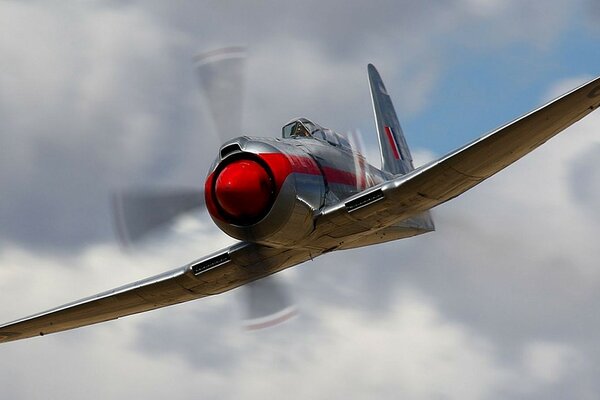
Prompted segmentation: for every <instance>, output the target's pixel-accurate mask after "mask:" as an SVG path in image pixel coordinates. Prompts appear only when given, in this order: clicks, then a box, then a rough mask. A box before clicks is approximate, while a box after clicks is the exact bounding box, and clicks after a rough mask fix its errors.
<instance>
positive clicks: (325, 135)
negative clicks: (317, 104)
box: [281, 118, 350, 149]
mask: <svg viewBox="0 0 600 400" xmlns="http://www.w3.org/2000/svg"><path fill="white" fill-rule="evenodd" d="M281 136H282V137H283V138H303V137H305V138H311V137H312V138H315V139H319V140H324V141H326V142H328V143H330V144H332V145H334V146H341V147H346V148H348V149H350V143H349V142H348V140H347V139H346V138H345V137H343V136H342V135H340V134H338V133H336V132H334V131H332V130H331V129H329V128H323V127H322V126H320V125H318V124H315V123H314V122H312V121H309V120H308V119H306V118H297V119H294V120H292V121H290V122H288V123H287V124H286V125H285V126H284V127H283V128H282V129H281Z"/></svg>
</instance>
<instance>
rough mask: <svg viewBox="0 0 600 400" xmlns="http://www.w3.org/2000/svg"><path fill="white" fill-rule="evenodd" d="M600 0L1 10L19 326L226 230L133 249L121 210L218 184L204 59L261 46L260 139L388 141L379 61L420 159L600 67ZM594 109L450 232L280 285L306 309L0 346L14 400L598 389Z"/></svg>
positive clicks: (3, 225)
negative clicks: (312, 130) (256, 324)
mask: <svg viewBox="0 0 600 400" xmlns="http://www.w3.org/2000/svg"><path fill="white" fill-rule="evenodd" d="M599 21H600V6H599V5H598V2H595V1H592V0H573V1H569V2H566V1H558V0H548V1H546V2H543V3H541V2H534V1H527V0H526V1H516V0H509V1H496V0H489V1H486V0H454V1H447V2H438V1H422V2H408V1H381V2H376V3H373V2H355V1H353V2H348V1H344V2H342V1H338V0H333V1H330V2H326V3H323V2H317V1H313V0H306V1H296V2H293V4H283V3H282V2H279V1H270V0H267V1H262V2H236V1H202V2H188V1H171V2H164V1H144V2H142V1H123V2H119V1H107V2H96V1H88V2H73V3H66V2H42V1H28V2H17V1H4V2H1V3H0V188H1V190H2V195H1V196H0V304H1V305H2V306H0V321H3V322H4V321H10V320H13V319H17V318H20V317H22V316H24V315H29V314H32V313H35V312H38V311H41V310H44V309H48V308H51V307H53V306H56V305H59V304H63V303H66V302H69V301H72V300H75V299H78V298H81V297H85V296H88V295H90V294H93V293H97V292H101V291H103V290H106V289H109V288H112V287H116V286H119V285H122V284H125V283H129V282H132V281H134V280H137V279H140V278H143V277H147V276H150V275H153V274H157V273H160V272H163V271H165V270H168V269H171V268H174V267H176V266H179V265H183V264H185V263H186V262H188V261H190V260H192V259H195V258H198V257H201V256H203V255H205V254H207V253H209V252H212V251H215V250H218V249H220V248H222V247H224V246H226V245H228V244H229V243H232V242H233V240H232V239H230V238H228V237H226V236H225V235H224V234H222V233H221V232H220V231H219V230H218V228H216V227H215V226H214V225H213V224H212V222H211V221H210V219H209V218H207V217H206V215H205V214H203V213H197V214H193V215H189V216H187V217H185V218H182V219H181V220H179V221H177V223H176V225H175V226H174V227H173V228H172V229H171V231H170V232H167V233H165V234H163V235H160V236H159V237H155V238H153V239H151V240H150V241H149V242H148V243H147V244H146V245H144V246H142V247H141V248H140V249H138V251H135V252H129V253H123V252H122V251H121V250H120V249H119V247H118V246H117V244H116V242H115V239H114V235H113V231H112V226H111V215H110V209H109V201H108V199H109V196H110V193H111V192H112V191H114V190H117V189H120V188H126V187H180V186H185V187H202V186H201V185H203V183H204V179H205V175H206V171H207V169H208V167H209V165H210V163H211V162H212V160H213V158H214V155H215V154H216V150H217V148H218V144H219V143H218V139H217V138H216V135H215V127H214V126H213V125H212V121H211V119H210V115H209V113H208V111H207V110H206V104H204V102H203V98H202V95H201V93H200V91H199V86H198V84H197V82H196V77H195V76H194V71H193V63H192V58H193V56H194V55H195V54H198V53H202V52H206V51H209V50H213V49H216V48H220V47H223V46H231V45H243V46H246V47H247V49H248V60H247V75H246V79H247V80H246V86H245V90H240V96H243V99H244V105H245V108H244V118H243V127H244V128H243V129H244V132H243V133H244V134H249V135H253V136H277V135H279V133H280V129H281V127H282V126H283V125H284V124H285V123H286V122H287V121H289V120H290V119H292V118H294V117H297V116H304V117H307V118H310V119H312V120H314V121H315V122H317V123H319V124H321V125H324V126H327V127H330V128H332V129H334V130H336V131H339V132H345V131H348V130H355V129H358V130H359V131H360V132H361V133H362V136H363V138H364V141H365V142H366V145H367V155H368V159H369V161H370V162H371V163H373V164H374V165H378V164H379V160H378V159H377V148H376V146H377V142H376V137H375V127H374V122H373V116H372V108H371V105H370V98H369V92H368V84H367V75H366V65H367V64H368V63H373V64H375V65H376V67H377V68H378V69H379V71H380V73H381V75H382V77H383V79H384V81H385V83H386V86H387V89H388V92H389V93H390V95H391V96H392V99H393V101H394V103H395V105H396V110H397V112H398V115H399V118H400V120H401V123H402V125H403V128H404V131H405V134H406V138H407V141H408V143H409V145H410V146H411V149H412V150H413V154H414V156H415V160H416V163H417V164H421V163H423V162H425V161H427V160H430V159H433V158H435V157H438V156H442V155H443V154H445V153H447V152H449V151H451V150H453V149H455V148H456V147H458V146H460V145H462V144H464V143H466V142H468V141H471V140H473V139H475V138H477V137H479V136H481V135H482V134H484V133H486V132H488V131H490V130H492V129H494V128H496V127H497V126H499V125H502V124H504V123H506V122H508V121H510V120H512V119H514V118H516V117H518V116H520V115H522V114H524V113H526V112H528V111H530V110H532V109H534V108H535V107H537V106H540V105H541V104H543V103H544V102H546V101H548V100H550V99H552V98H554V97H556V96H558V95H560V94H562V93H564V92H566V91H568V90H570V89H572V88H574V87H576V86H577V85H579V84H581V83H583V82H585V81H587V80H589V79H591V78H593V77H595V76H597V75H599V74H600V51H598V42H599V39H600V28H599V27H600V23H599ZM599 135H600V114H598V113H595V114H591V115H590V116H588V117H587V118H585V119H584V120H582V121H580V122H579V123H577V124H576V125H574V126H572V127H571V128H569V129H568V130H567V131H565V132H564V133H563V134H561V135H559V136H558V137H556V138H554V139H552V140H550V141H549V142H548V143H547V144H545V145H544V146H542V147H541V148H540V149H538V150H536V151H535V152H533V153H531V154H530V155H528V156H526V157H525V158H524V159H522V160H520V161H518V162H517V163H515V164H514V165H512V166H511V167H509V168H508V169H506V170H504V171H502V172H501V173H499V174H498V175H496V176H494V177H492V178H490V179H489V180H487V181H486V182H484V183H482V184H481V185H479V186H477V187H476V188H475V189H473V190H471V191H469V192H467V193H465V194H464V195H462V196H460V197H459V198H457V199H455V200H453V201H451V202H449V203H447V204H444V205H442V206H440V207H438V208H436V209H435V210H434V211H433V213H434V218H435V222H436V228H437V231H436V232H434V233H430V234H427V235H423V236H420V237H417V238H412V239H407V240H403V241H399V242H395V243H387V244H384V245H379V246H375V247H371V248H366V249H357V250H350V251H345V252H339V253H333V254H328V255H326V256H323V257H320V258H318V259H316V260H314V261H311V262H308V263H305V264H303V265H300V266H297V267H295V268H292V269H290V270H287V271H285V272H283V273H281V274H280V275H281V278H282V279H284V280H286V281H287V282H288V284H289V286H290V287H291V289H292V291H293V295H294V298H295V299H296V304H297V306H298V309H299V311H300V313H299V315H298V317H296V318H295V319H293V320H291V321H288V322H286V323H284V324H282V325H279V326H277V327H275V328H272V329H267V330H262V331H258V332H252V333H248V332H245V331H243V330H242V329H241V327H240V316H241V305H240V301H241V300H242V298H241V297H240V294H239V293H238V292H237V291H232V292H229V293H226V294H223V295H219V296H215V297H212V298H206V299H202V300H198V301H194V302H190V303H186V304H182V305H178V306H173V307H169V308H166V309H161V310H157V311H153V312H150V313H145V314H142V315H137V316H132V317H128V318H124V319H121V320H118V321H113V322H109V323H105V324H101V325H96V326H93V327H87V328H82V329H79V330H74V331H69V332H65V333H60V334H56V335H49V336H45V337H43V338H33V339H29V340H24V341H18V342H12V343H8V344H4V345H1V346H0V367H1V369H2V371H3V372H2V373H1V374H0V387H1V388H2V390H1V391H2V394H3V397H6V398H11V399H42V398H43V399H47V398H60V399H80V398H88V399H96V398H97V399H104V398H141V397H143V398H146V399H154V398H156V399H159V398H161V399H162V398H164V397H165V396H169V397H170V398H174V399H196V398H202V399H213V398H215V399H217V398H218V399H227V398H244V399H263V398H280V397H286V398H288V399H305V398H315V399H320V398H323V399H326V398H327V399H329V398H348V399H367V398H369V399H371V398H405V399H507V398H508V399H542V398H543V399H564V398H573V399H595V398H597V393H599V392H600V383H599V381H598V380H597V377H598V376H599V375H600V369H599V366H600V340H599V339H598V335H597V332H598V330H599V329H600V315H599V314H598V311H597V310H598V309H600V294H599V293H600V266H599V265H598V262H597V260H598V259H599V258H600V248H599V247H598V246H597V238H598V237H599V236H600V228H598V227H599V226H600V224H599V222H600V210H599V209H598V207H597V204H599V202H600V172H599V171H600V161H599V160H600V136H599Z"/></svg>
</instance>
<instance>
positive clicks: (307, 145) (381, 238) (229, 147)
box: [206, 134, 433, 251]
mask: <svg viewBox="0 0 600 400" xmlns="http://www.w3.org/2000/svg"><path fill="white" fill-rule="evenodd" d="M335 135H336V137H338V138H340V139H341V138H342V137H341V135H338V134H335ZM239 158H257V159H261V160H263V161H264V163H265V165H267V167H268V168H270V169H271V170H272V171H274V172H275V174H274V175H275V176H276V175H277V171H276V170H278V169H282V168H286V171H285V172H282V173H281V175H283V179H282V182H280V185H278V186H280V187H278V190H277V193H276V196H275V197H274V201H273V204H272V205H271V207H270V209H269V211H268V212H267V213H266V215H265V216H264V217H263V218H261V219H260V220H259V221H256V222H254V223H252V224H237V223H235V222H232V221H230V220H227V219H224V218H222V217H221V216H220V215H219V212H218V211H215V210H214V209H211V207H210V206H209V207H208V209H209V212H210V215H211V217H212V218H213V220H214V222H215V223H216V224H217V226H218V227H219V228H220V229H222V230H223V231H224V232H225V233H227V234H228V235H230V236H232V237H234V238H236V239H239V240H243V241H247V242H254V243H259V244H262V245H266V246H272V247H295V248H317V249H319V250H320V251H328V250H333V249H335V248H352V247H360V246H364V245H368V244H374V243H380V242H386V241H390V240H396V239H400V238H403V237H409V236H414V235H416V234H420V233H426V232H429V231H431V230H433V223H432V222H431V219H430V218H429V215H428V214H424V215H420V216H416V217H415V216H413V217H411V218H408V219H407V220H405V221H401V222H398V223H396V224H394V225H393V226H390V227H387V228H386V229H385V232H380V233H379V234H378V235H375V236H373V235H370V236H365V237H362V238H360V239H358V240H357V239H356V238H354V237H353V235H352V233H353V232H350V231H349V232H348V237H347V238H346V239H348V240H344V239H342V238H338V240H336V242H337V243H331V242H326V241H322V240H321V241H319V242H317V243H311V241H310V234H311V233H312V232H313V230H314V227H315V218H316V216H317V215H318V214H319V212H320V211H321V210H322V209H324V208H326V207H329V206H331V205H334V204H338V203H340V201H343V200H344V199H347V198H349V197H351V196H353V195H355V194H357V193H359V192H361V191H363V190H365V189H367V188H369V187H373V186H375V185H378V184H381V183H383V182H385V181H388V180H390V179H392V178H393V177H394V175H393V174H391V173H389V172H385V171H381V170H379V169H378V168H376V167H374V166H372V165H370V164H369V163H367V161H366V160H365V158H364V157H363V156H362V155H361V154H358V153H357V152H355V151H353V149H351V148H350V147H349V146H348V145H347V143H344V142H343V140H338V141H337V143H336V144H333V143H331V142H330V141H327V140H323V139H318V138H315V137H293V138H264V137H261V138H258V137H247V136H243V137H239V138H235V139H233V140H231V141H229V142H227V143H225V144H224V145H223V146H222V147H221V151H220V152H219V157H218V158H217V160H216V161H215V163H214V164H213V166H212V167H211V169H210V171H209V176H208V178H207V182H209V183H208V185H207V188H206V191H207V193H210V191H211V187H210V182H211V175H212V174H214V173H215V172H217V173H218V170H219V168H220V166H222V165H226V164H227V163H228V162H230V160H233V159H239ZM284 164H285V166H284V167H282V165H284ZM280 172H281V171H280ZM275 179H276V180H277V178H275ZM207 203H208V204H210V200H208V201H207Z"/></svg>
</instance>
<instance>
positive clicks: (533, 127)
mask: <svg viewBox="0 0 600 400" xmlns="http://www.w3.org/2000/svg"><path fill="white" fill-rule="evenodd" d="M599 106H600V78H596V79H594V80H592V81H590V82H588V83H586V84H585V85H582V86H581V87H579V88H577V89H575V90H573V91H571V92H569V93H567V94H565V95H563V96H561V97H559V98H557V99H556V100H554V101H552V102H550V103H548V104H546V105H545V106H542V107H540V108H539V109H537V110H535V111H532V112H531V113H529V114H526V115H525V116H523V117H521V118H519V119H517V120H515V121H513V122H511V123H509V124H507V125H505V126H503V127H501V128H499V129H497V130H495V131H493V132H491V133H489V134H487V135H485V136H483V137H481V138H480V139H477V140H475V141H474V142H472V143H470V144H468V145H466V146H464V147H462V148H460V149H458V150H456V151H454V152H452V153H450V154H448V155H446V156H444V157H442V158H440V159H439V160H436V161H434V162H432V163H429V164H427V165H425V166H423V167H420V168H418V169H416V170H414V171H412V172H410V173H408V174H406V175H403V176H398V177H397V178H395V179H393V180H391V181H388V182H385V183H383V184H380V185H378V186H375V187H373V188H369V189H367V190H365V191H364V192H361V193H359V194H357V195H354V196H352V197H350V198H348V199H346V200H345V201H344V202H342V203H340V204H337V205H335V206H332V207H329V208H327V209H325V210H323V212H322V213H321V215H319V217H318V219H317V229H316V230H315V233H314V238H318V240H319V241H320V242H321V243H324V245H326V246H332V247H337V248H344V246H345V245H346V243H340V240H339V239H338V238H341V237H343V236H344V235H345V234H348V233H352V234H354V236H353V240H356V238H360V236H365V237H368V236H372V235H373V234H374V233H375V232H377V231H379V230H381V229H382V228H385V227H388V226H390V225H391V224H395V223H398V222H399V221H404V220H407V219H409V218H410V217H412V216H415V215H417V214H418V213H420V212H423V211H426V210H429V209H431V208H433V207H435V206H437V205H439V204H441V203H444V202H446V201H448V200H450V199H452V198H454V197H456V196H458V195H460V194H461V193H464V192H465V191H467V190H469V189H471V188H472V187H474V186H475V185H477V184H479V183H480V182H482V181H483V180H485V179H487V178H489V177H490V176H492V175H494V174H495V173H497V172H498V171H500V170H502V169H504V168H505V167H507V166H508V165H510V164H512V163H513V162H515V161H516V160H518V159H519V158H521V157H523V156H524V155H526V154H527V153H529V152H531V151H532V150H534V149H535V148H537V147H538V146H540V145H542V144H543V143H544V142H546V141H547V140H548V139H550V138H552V137H553V136H555V135H556V134H558V133H559V132H561V131H562V130H564V129H565V128H567V127H569V126H570V125H572V124H574V123H575V122H577V121H578V120H580V119H581V118H583V117H584V116H586V115H587V114H589V113H590V112H592V111H593V110H595V109H596V108H598V107H599ZM359 242H360V240H359Z"/></svg>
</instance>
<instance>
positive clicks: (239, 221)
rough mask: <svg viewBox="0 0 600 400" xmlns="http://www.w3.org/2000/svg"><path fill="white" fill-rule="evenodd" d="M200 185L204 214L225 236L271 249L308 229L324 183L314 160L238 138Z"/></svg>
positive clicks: (292, 150)
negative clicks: (260, 244)
mask: <svg viewBox="0 0 600 400" xmlns="http://www.w3.org/2000/svg"><path fill="white" fill-rule="evenodd" d="M235 144H237V145H238V149H239V150H238V151H233V152H230V153H228V154H224V155H223V149H226V148H228V147H227V146H229V148H231V143H229V144H226V145H224V146H223V147H222V151H221V154H222V156H221V158H220V159H219V160H218V162H217V163H216V166H215V167H214V169H213V170H212V171H211V172H210V173H209V175H208V177H207V179H206V183H205V197H206V205H207V208H208V211H209V213H210V215H211V217H212V219H213V221H214V222H215V223H216V224H217V226H218V227H219V228H220V229H221V230H223V231H224V232H225V233H227V234H228V235H230V236H232V237H234V238H236V239H240V240H244V241H250V242H257V243H262V244H267V245H271V246H288V245H291V244H293V243H294V242H297V241H298V240H299V239H302V238H303V237H305V236H306V235H308V234H309V233H310V232H311V231H312V230H313V227H314V224H313V218H314V212H315V210H317V209H319V208H320V207H321V205H322V204H323V201H324V196H325V183H324V180H323V176H322V174H321V171H320V169H319V166H318V165H317V163H316V161H315V160H314V159H313V158H312V157H310V155H308V154H306V153H305V152H304V151H303V150H301V149H299V148H297V147H295V146H290V145H285V144H283V143H264V142H263V141H261V142H254V141H251V140H247V139H246V140H239V139H238V141H237V142H236V143H235Z"/></svg>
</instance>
